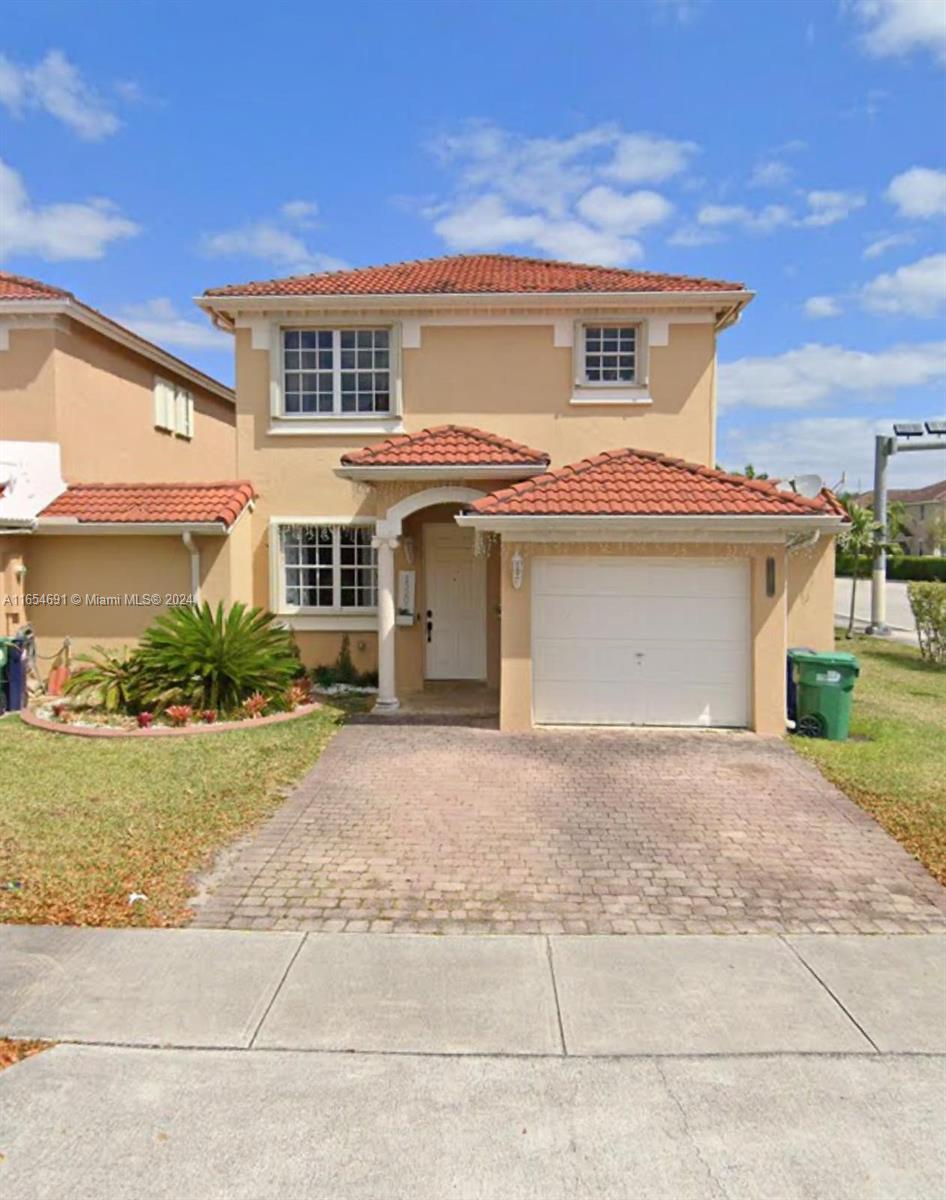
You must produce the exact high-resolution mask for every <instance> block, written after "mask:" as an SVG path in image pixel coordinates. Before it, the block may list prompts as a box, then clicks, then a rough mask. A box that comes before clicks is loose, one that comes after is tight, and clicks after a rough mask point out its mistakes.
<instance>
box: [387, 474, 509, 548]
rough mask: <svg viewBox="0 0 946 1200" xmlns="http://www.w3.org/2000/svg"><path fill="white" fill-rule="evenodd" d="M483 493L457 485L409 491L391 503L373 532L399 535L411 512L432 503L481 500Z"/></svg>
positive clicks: (468, 502) (458, 502) (388, 535)
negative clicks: (409, 492) (407, 494)
mask: <svg viewBox="0 0 946 1200" xmlns="http://www.w3.org/2000/svg"><path fill="white" fill-rule="evenodd" d="M485 495H486V493H485V492H481V491H480V490H479V489H478V488H469V487H459V486H447V487H433V488H424V490H423V491H420V492H411V494H410V495H409V496H405V497H404V498H403V499H402V500H398V502H397V503H396V504H392V505H391V507H390V508H389V509H388V511H387V512H386V513H385V515H384V516H383V517H381V518H380V519H379V520H378V524H377V528H376V530H375V532H376V534H377V536H378V537H380V538H396V537H400V536H401V528H402V525H403V522H404V520H405V518H407V517H409V516H410V515H411V513H415V512H419V511H420V509H422V508H430V507H431V506H432V505H434V504H472V502H473V501H474V500H481V499H482V498H483V496H485Z"/></svg>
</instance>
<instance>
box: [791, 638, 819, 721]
mask: <svg viewBox="0 0 946 1200" xmlns="http://www.w3.org/2000/svg"><path fill="white" fill-rule="evenodd" d="M793 654H814V650H812V649H811V647H810V646H791V647H790V648H789V651H788V655H787V657H786V659H785V700H786V705H785V707H786V709H787V711H788V719H789V720H790V721H796V720H797V719H798V716H797V714H798V690H797V686H796V684H795V672H794V671H793V670H792V655H793Z"/></svg>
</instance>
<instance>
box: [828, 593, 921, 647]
mask: <svg viewBox="0 0 946 1200" xmlns="http://www.w3.org/2000/svg"><path fill="white" fill-rule="evenodd" d="M850 611H851V581H850V579H836V580H835V581H834V615H835V617H836V619H837V621H838V623H839V624H841V623H842V621H843V624H844V626H845V627H846V626H847V621H848V616H849V614H850ZM854 615H855V627H856V628H857V629H863V628H864V626H865V625H866V624H868V622H869V621H870V580H869V579H859V580H858V581H857V594H856V600H855V605H854ZM887 624H888V625H889V626H890V627H891V629H892V630H893V631H894V640H895V641H898V642H909V643H911V644H912V645H914V646H915V645H916V623H915V622H914V620H913V613H912V612H911V610H910V601H909V600H908V599H907V585H906V584H905V583H903V582H901V581H900V580H899V579H890V580H888V581H887Z"/></svg>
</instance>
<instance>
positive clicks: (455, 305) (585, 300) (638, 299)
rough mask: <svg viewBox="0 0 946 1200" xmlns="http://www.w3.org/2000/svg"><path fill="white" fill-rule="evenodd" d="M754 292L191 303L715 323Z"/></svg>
mask: <svg viewBox="0 0 946 1200" xmlns="http://www.w3.org/2000/svg"><path fill="white" fill-rule="evenodd" d="M754 297H755V292H750V291H747V290H745V289H738V290H735V291H721V290H720V291H703V292H700V291H686V292H683V291H681V292H411V293H397V294H393V295H392V294H389V293H383V292H382V293H370V294H369V293H359V294H355V293H345V294H344V295H318V294H315V295H305V296H298V295H281V294H279V293H271V294H269V295H265V296H260V295H249V296H248V295H229V296H206V295H201V296H195V297H194V303H195V304H196V305H197V306H198V307H199V308H202V309H203V310H204V311H205V312H207V313H210V315H211V316H212V317H213V318H214V321H215V323H216V324H218V325H221V326H222V327H223V328H225V329H232V328H233V327H234V322H235V319H236V316H237V314H238V313H241V312H242V313H257V314H262V313H267V312H272V313H281V312H302V311H305V312H311V311H312V310H318V311H324V312H333V311H348V312H352V311H357V310H359V309H366V308H370V309H373V310H378V309H380V310H383V311H390V312H399V311H400V312H412V313H413V312H442V311H444V310H450V309H454V310H460V311H466V312H477V311H484V310H490V309H494V310H497V309H502V310H503V311H506V312H510V311H515V312H530V311H535V310H537V309H538V310H541V311H543V312H548V311H567V312H572V311H574V310H575V309H595V310H598V311H610V310H616V311H625V312H626V311H627V310H628V309H633V310H635V311H646V310H650V309H674V308H713V309H714V310H715V312H716V314H717V318H718V321H719V324H720V325H721V326H725V325H728V324H732V322H733V321H735V320H736V319H737V317H738V315H739V313H740V312H741V311H742V309H744V308H745V307H746V305H747V304H749V303H751V301H752V300H753V298H754Z"/></svg>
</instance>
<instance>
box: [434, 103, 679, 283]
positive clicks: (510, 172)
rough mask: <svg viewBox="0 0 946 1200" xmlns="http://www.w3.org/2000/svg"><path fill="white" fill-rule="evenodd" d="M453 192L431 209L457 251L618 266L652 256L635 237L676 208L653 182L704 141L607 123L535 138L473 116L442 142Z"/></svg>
mask: <svg viewBox="0 0 946 1200" xmlns="http://www.w3.org/2000/svg"><path fill="white" fill-rule="evenodd" d="M431 148H432V150H433V152H434V153H435V154H436V156H437V157H438V159H439V160H440V163H441V165H442V166H443V167H444V168H445V169H446V170H447V171H449V172H450V173H451V175H452V176H453V181H452V182H453V188H452V194H451V195H450V196H449V197H448V198H446V199H439V200H437V201H435V202H428V203H426V204H425V205H424V207H423V209H422V210H421V211H422V212H423V214H424V216H426V217H427V218H428V219H429V220H431V221H432V222H433V226H434V231H435V232H436V233H437V234H438V235H439V236H440V237H441V238H442V239H443V240H444V241H445V242H446V244H447V245H448V247H450V248H451V249H454V250H461V251H477V250H480V251H482V250H500V249H504V248H521V249H526V250H531V251H533V252H536V251H538V252H541V253H544V254H550V255H557V256H560V257H561V256H564V257H569V258H580V259H583V260H585V261H593V262H599V263H603V264H605V265H608V266H616V265H619V264H623V263H628V262H632V261H634V260H636V259H638V258H639V257H640V256H641V254H642V248H641V246H640V244H639V243H638V242H637V240H636V239H635V237H634V235H635V234H638V233H640V232H641V231H642V230H643V229H645V228H647V227H649V226H652V225H655V224H657V223H659V222H661V221H664V220H666V218H667V217H668V216H669V215H670V213H671V212H672V205H671V204H670V202H669V201H668V200H667V199H666V198H665V197H664V196H662V195H660V194H659V193H658V192H655V191H651V190H646V189H645V190H637V191H634V190H631V191H628V190H624V189H622V188H619V187H617V186H615V185H617V184H625V185H634V184H638V183H653V182H658V181H660V180H664V179H669V178H671V177H672V176H674V175H677V174H679V173H680V172H681V171H683V170H684V169H685V168H686V165H687V163H688V162H689V160H690V157H691V156H692V155H693V154H694V153H695V152H696V150H697V147H696V145H695V144H694V143H692V142H684V141H676V140H673V139H671V138H665V137H660V136H657V135H655V134H649V133H628V132H625V131H624V130H622V129H621V128H620V126H617V125H598V126H594V127H592V128H589V129H586V130H583V131H581V132H579V133H576V134H572V135H570V136H568V137H562V138H554V137H549V138H527V137H522V136H520V135H518V134H515V133H511V132H509V131H508V130H505V129H502V128H500V127H499V126H497V125H493V124H490V123H488V122H482V121H480V122H468V123H467V124H466V125H464V126H463V127H462V128H461V129H460V130H458V131H456V132H453V133H449V134H445V135H443V136H441V137H439V138H438V139H436V141H435V142H434V143H433V144H432V147H431Z"/></svg>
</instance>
